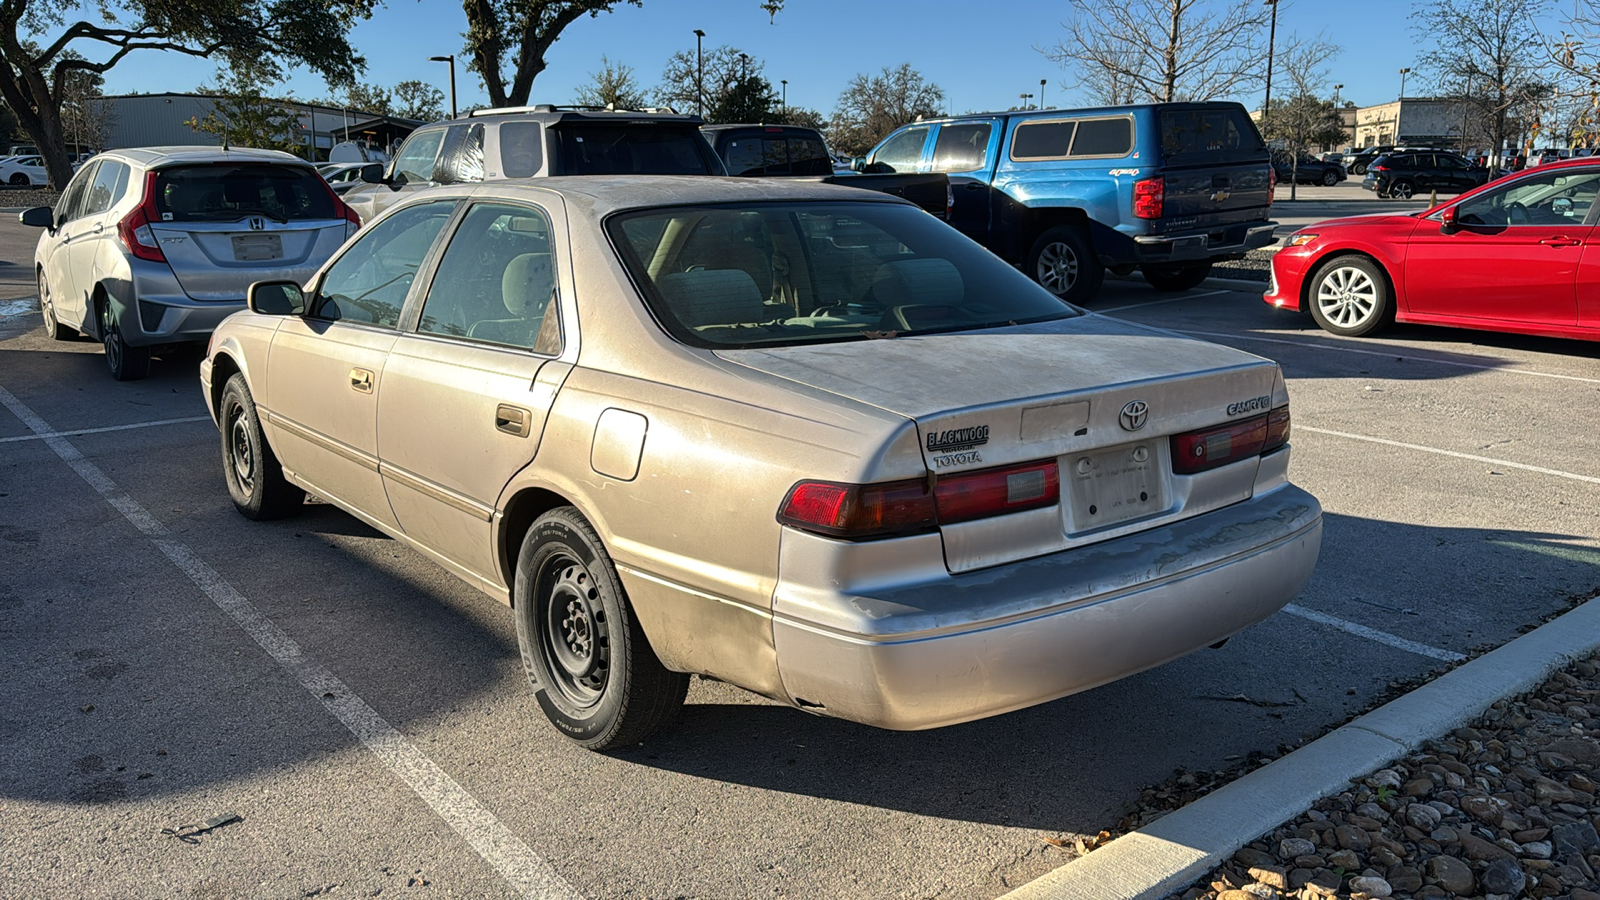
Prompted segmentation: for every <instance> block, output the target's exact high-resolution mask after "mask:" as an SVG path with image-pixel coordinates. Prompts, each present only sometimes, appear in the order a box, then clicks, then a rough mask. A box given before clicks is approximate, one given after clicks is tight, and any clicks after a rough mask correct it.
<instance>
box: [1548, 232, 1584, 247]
mask: <svg viewBox="0 0 1600 900" xmlns="http://www.w3.org/2000/svg"><path fill="white" fill-rule="evenodd" d="M1539 243H1541V244H1543V245H1545V246H1546V247H1575V246H1577V245H1579V244H1581V243H1583V241H1578V240H1573V239H1572V238H1569V237H1567V236H1566V235H1561V236H1558V237H1547V238H1545V239H1544V240H1542V241H1540V242H1539Z"/></svg>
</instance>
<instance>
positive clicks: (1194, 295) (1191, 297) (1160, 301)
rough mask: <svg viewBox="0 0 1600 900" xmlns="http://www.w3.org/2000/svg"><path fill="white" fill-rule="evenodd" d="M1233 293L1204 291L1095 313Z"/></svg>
mask: <svg viewBox="0 0 1600 900" xmlns="http://www.w3.org/2000/svg"><path fill="white" fill-rule="evenodd" d="M1231 293H1233V292H1232V291H1202V292H1201V293H1198V294H1189V293H1183V294H1179V295H1177V296H1176V297H1165V298H1163V299H1160V300H1151V301H1149V302H1148V303H1130V304H1128V305H1127V306H1113V307H1111V308H1110V309H1097V310H1093V311H1094V312H1097V313H1100V314H1101V315H1104V314H1106V313H1114V312H1122V311H1123V310H1125V309H1139V308H1141V307H1145V306H1160V305H1161V304H1163V303H1176V302H1178V301H1179V300H1194V299H1197V298H1199V297H1214V296H1216V295H1217V294H1231Z"/></svg>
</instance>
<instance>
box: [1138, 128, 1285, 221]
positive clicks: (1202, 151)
mask: <svg viewBox="0 0 1600 900" xmlns="http://www.w3.org/2000/svg"><path fill="white" fill-rule="evenodd" d="M1157 116H1158V121H1159V123H1160V126H1161V155H1162V158H1163V161H1164V163H1165V167H1164V169H1163V173H1162V174H1163V175H1164V176H1165V179H1166V181H1165V185H1164V187H1165V192H1164V194H1165V196H1164V201H1163V204H1162V213H1161V219H1160V221H1159V222H1157V223H1156V224H1155V228H1154V229H1153V231H1155V232H1156V233H1163V232H1171V231H1177V230H1194V229H1195V228H1197V227H1198V228H1204V227H1207V226H1212V225H1229V224H1234V223H1238V222H1245V221H1250V220H1255V219H1262V220H1264V219H1266V218H1267V216H1268V214H1269V213H1270V211H1271V204H1272V180H1271V178H1272V175H1271V173H1272V164H1271V162H1270V161H1269V160H1268V157H1267V152H1266V146H1265V144H1263V142H1262V140H1261V133H1260V132H1259V131H1257V130H1256V127H1255V123H1254V122H1251V121H1250V117H1249V115H1248V114H1246V113H1245V111H1244V108H1243V107H1240V106H1237V105H1233V104H1229V105H1225V106H1224V105H1217V104H1211V105H1205V106H1198V105H1186V104H1175V105H1171V106H1165V107H1162V108H1161V110H1160V111H1159V112H1158V113H1157Z"/></svg>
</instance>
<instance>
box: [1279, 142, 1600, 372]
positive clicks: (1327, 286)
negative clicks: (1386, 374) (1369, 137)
mask: <svg viewBox="0 0 1600 900" xmlns="http://www.w3.org/2000/svg"><path fill="white" fill-rule="evenodd" d="M1597 192H1600V161H1597V160H1595V159H1593V158H1589V159H1577V160H1572V161H1568V162H1557V163H1546V164H1544V165H1542V166H1539V167H1537V168H1534V169H1529V170H1527V171H1526V172H1522V173H1519V174H1516V175H1511V176H1508V177H1506V178H1502V179H1500V180H1498V181H1495V182H1494V183H1492V184H1489V185H1487V186H1485V187H1481V188H1479V189H1477V190H1475V191H1472V192H1470V193H1468V194H1465V195H1463V196H1461V197H1458V198H1456V199H1454V200H1452V201H1450V202H1448V203H1444V204H1441V205H1440V206H1438V207H1436V208H1434V209H1432V210H1429V211H1427V212H1426V214H1424V213H1420V212H1419V213H1414V214H1411V215H1391V216H1363V217H1360V218H1351V219H1332V220H1329V221H1326V222H1318V223H1316V224H1315V225H1311V226H1307V227H1306V228H1304V229H1302V230H1301V231H1299V232H1296V233H1295V234H1293V235H1291V236H1290V237H1288V238H1287V239H1286V240H1285V242H1284V248H1283V249H1282V250H1280V251H1279V252H1278V253H1277V254H1275V255H1274V256H1273V258H1272V285H1271V287H1270V288H1269V289H1268V290H1267V293H1266V295H1265V297H1264V299H1265V300H1266V302H1268V303H1270V304H1272V305H1274V306H1279V307H1283V308H1285V309H1294V310H1304V311H1307V312H1310V313H1311V315H1312V317H1313V318H1315V319H1316V321H1317V323H1318V324H1319V325H1321V326H1322V327H1323V328H1325V329H1327V330H1328V331H1330V332H1333V333H1334V334H1341V335H1352V336H1356V335H1365V334H1371V333H1373V332H1376V331H1378V330H1379V329H1381V328H1383V327H1384V326H1385V325H1387V324H1388V323H1390V322H1393V321H1400V322H1417V323H1422V324H1431V325H1454V326H1456V327H1459V328H1478V329H1484V330H1488V331H1512V332H1518V333H1523V334H1540V335H1548V336H1552V337H1571V338H1583V339H1586V340H1600V305H1596V304H1595V302H1594V301H1593V297H1592V291H1591V290H1590V289H1589V285H1590V284H1591V283H1592V274H1591V272H1592V270H1591V267H1592V266H1593V265H1594V254H1593V251H1592V250H1591V249H1589V246H1590V244H1591V243H1592V237H1593V233H1594V222H1595V216H1596V213H1597V212H1600V210H1597V208H1596V205H1595V196H1596V193H1597Z"/></svg>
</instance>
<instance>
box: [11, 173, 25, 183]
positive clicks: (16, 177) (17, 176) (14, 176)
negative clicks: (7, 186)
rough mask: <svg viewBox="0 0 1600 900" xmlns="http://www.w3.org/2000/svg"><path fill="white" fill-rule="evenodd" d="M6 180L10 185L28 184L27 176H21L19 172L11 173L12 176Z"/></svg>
mask: <svg viewBox="0 0 1600 900" xmlns="http://www.w3.org/2000/svg"><path fill="white" fill-rule="evenodd" d="M6 180H7V181H9V182H11V183H12V184H28V183H29V179H28V176H26V175H24V174H22V173H21V172H16V173H13V174H12V176H11V177H10V178H8V179H6Z"/></svg>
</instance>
